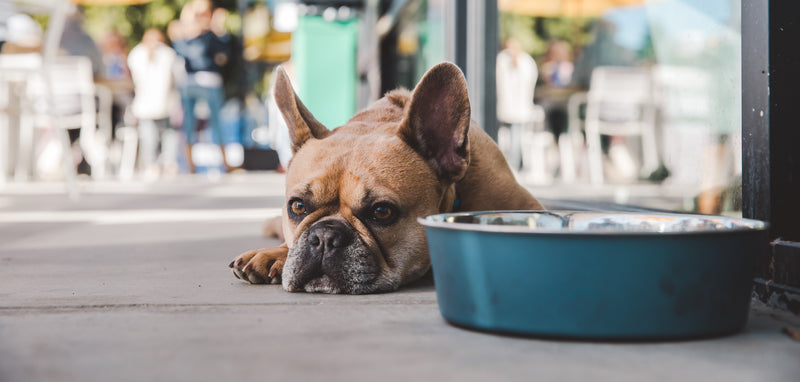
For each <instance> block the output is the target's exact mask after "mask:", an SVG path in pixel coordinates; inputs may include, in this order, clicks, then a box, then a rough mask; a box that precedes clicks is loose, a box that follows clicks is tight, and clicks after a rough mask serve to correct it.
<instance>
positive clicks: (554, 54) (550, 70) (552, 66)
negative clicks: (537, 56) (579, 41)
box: [542, 40, 575, 88]
mask: <svg viewBox="0 0 800 382" xmlns="http://www.w3.org/2000/svg"><path fill="white" fill-rule="evenodd" d="M574 70H575V65H574V64H573V63H572V58H571V54H570V48H569V44H568V43H567V42H566V41H561V40H557V41H553V42H551V43H550V46H549V47H548V49H547V53H546V54H545V59H544V63H542V78H543V79H544V83H545V84H546V85H547V86H552V87H557V88H563V87H566V86H568V85H569V84H570V82H572V72H573V71H574Z"/></svg>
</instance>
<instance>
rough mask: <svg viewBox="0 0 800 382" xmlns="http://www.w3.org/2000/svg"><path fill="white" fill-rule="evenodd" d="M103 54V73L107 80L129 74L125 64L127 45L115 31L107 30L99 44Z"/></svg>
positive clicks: (124, 76) (124, 77)
mask: <svg viewBox="0 0 800 382" xmlns="http://www.w3.org/2000/svg"><path fill="white" fill-rule="evenodd" d="M100 47H101V52H102V56H103V67H104V72H103V75H104V77H105V78H106V79H107V80H110V81H118V80H125V79H127V78H128V77H129V76H130V72H129V70H128V65H127V55H128V47H127V43H126V42H125V37H123V36H122V35H121V34H120V33H119V32H117V31H111V32H109V33H108V34H107V35H106V36H105V37H104V38H103V40H102V43H101V44H100Z"/></svg>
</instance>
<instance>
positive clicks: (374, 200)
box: [275, 63, 471, 294]
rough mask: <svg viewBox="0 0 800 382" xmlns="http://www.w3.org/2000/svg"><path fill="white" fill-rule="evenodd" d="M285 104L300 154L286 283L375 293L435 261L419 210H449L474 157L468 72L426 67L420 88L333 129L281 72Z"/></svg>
mask: <svg viewBox="0 0 800 382" xmlns="http://www.w3.org/2000/svg"><path fill="white" fill-rule="evenodd" d="M275 99H276V102H277V104H278V108H279V109H280V110H281V113H282V114H283V116H284V119H285V120H286V122H287V125H288V126H289V132H290V134H289V136H290V138H291V144H292V150H293V151H294V157H293V158H292V161H291V163H290V165H289V167H288V171H287V176H286V200H287V203H286V206H285V209H284V211H283V230H284V236H285V238H286V243H287V245H288V246H289V248H290V249H289V255H288V258H287V260H286V264H285V266H284V269H283V275H282V278H283V287H284V288H285V289H286V290H287V291H307V292H326V293H353V294H356V293H375V292H386V291H391V290H395V289H397V288H398V287H399V286H400V285H402V284H405V283H408V282H411V281H414V280H416V279H418V278H419V277H421V276H422V275H423V274H425V272H427V271H428V269H429V268H430V259H429V257H428V249H427V244H426V240H425V231H424V229H423V227H422V226H421V225H420V224H419V223H417V218H418V217H422V216H426V215H430V214H434V213H439V212H441V211H445V210H448V209H449V208H450V206H452V203H453V200H454V197H455V196H454V192H453V187H452V185H453V183H454V182H455V181H457V180H458V179H460V178H462V177H463V176H464V173H465V172H466V170H467V167H468V165H469V160H470V157H469V140H468V138H467V136H468V131H469V126H470V121H471V120H470V106H469V99H468V96H467V87H466V82H465V80H464V77H463V75H462V73H461V71H460V70H459V69H458V68H457V67H456V66H454V65H452V64H447V63H445V64H440V65H437V66H435V67H434V68H432V69H431V70H429V71H428V72H427V73H426V74H425V76H424V77H423V78H422V80H421V81H420V83H419V84H418V85H417V86H416V88H415V89H414V90H413V92H410V93H409V92H408V91H406V90H398V91H394V92H392V93H389V94H387V96H386V97H384V98H382V99H380V100H379V101H377V102H376V103H375V104H373V105H372V106H371V107H370V108H368V109H367V110H365V111H363V112H361V113H359V114H357V115H356V116H354V117H353V118H352V119H351V120H350V121H348V122H347V123H346V124H345V125H343V126H340V127H338V128H336V129H335V130H333V131H330V130H328V129H327V128H326V127H325V126H323V125H322V124H321V123H320V122H319V121H317V120H316V119H315V118H314V116H313V115H312V114H311V112H309V111H308V109H306V107H305V106H304V105H303V104H302V103H301V102H300V99H299V98H298V97H297V95H295V93H294V91H293V90H292V86H291V83H290V82H289V80H288V78H287V77H286V75H285V73H284V72H283V71H282V70H280V69H279V70H278V73H277V82H276V85H275Z"/></svg>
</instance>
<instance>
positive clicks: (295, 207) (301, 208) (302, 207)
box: [289, 199, 308, 216]
mask: <svg viewBox="0 0 800 382" xmlns="http://www.w3.org/2000/svg"><path fill="white" fill-rule="evenodd" d="M289 212H291V213H292V214H293V215H295V216H299V215H305V214H306V213H308V209H307V208H306V204H305V203H303V201H302V200H300V199H292V200H291V201H290V202H289Z"/></svg>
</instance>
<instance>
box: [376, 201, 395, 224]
mask: <svg viewBox="0 0 800 382" xmlns="http://www.w3.org/2000/svg"><path fill="white" fill-rule="evenodd" d="M396 217H397V213H396V212H395V209H394V208H393V207H392V206H391V205H389V204H386V203H378V204H376V205H375V206H373V207H372V220H373V221H375V222H377V223H383V224H390V223H391V222H393V221H394V219H395V218H396Z"/></svg>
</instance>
